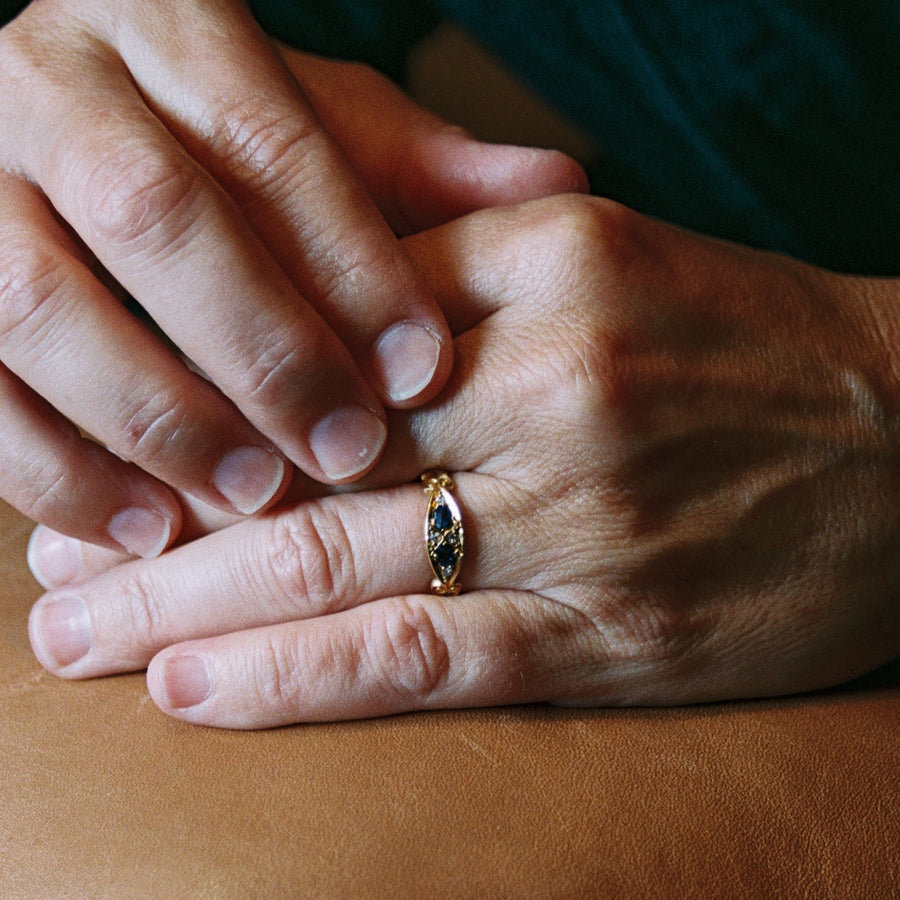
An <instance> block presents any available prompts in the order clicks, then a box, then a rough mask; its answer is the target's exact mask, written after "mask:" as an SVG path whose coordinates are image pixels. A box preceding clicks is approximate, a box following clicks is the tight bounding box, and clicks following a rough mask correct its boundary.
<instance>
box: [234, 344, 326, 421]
mask: <svg viewBox="0 0 900 900" xmlns="http://www.w3.org/2000/svg"><path fill="white" fill-rule="evenodd" d="M312 343H313V340H312V338H311V336H308V335H306V336H303V338H299V339H298V341H297V342H296V343H295V345H294V346H288V345H287V344H286V343H285V340H284V336H282V338H280V339H274V340H273V339H272V338H271V336H270V337H269V345H267V346H265V347H262V348H260V349H259V351H258V352H256V353H254V354H253V355H252V356H251V357H250V358H249V359H247V360H246V361H245V362H243V363H240V362H239V363H237V364H236V366H237V370H238V371H237V374H236V379H237V387H236V391H237V393H238V394H239V395H241V396H243V397H246V398H247V401H248V402H249V403H252V404H253V405H255V406H256V407H257V409H260V410H263V411H268V410H278V409H279V408H281V407H284V406H286V405H289V404H290V403H291V401H292V400H293V399H294V398H296V396H297V391H298V385H302V384H305V383H306V382H307V377H308V374H309V373H308V368H307V366H306V365H305V364H304V360H305V359H307V358H316V354H315V351H314V350H313V351H310V345H311V344H312ZM297 344H301V346H297ZM251 352H252V348H251Z"/></svg>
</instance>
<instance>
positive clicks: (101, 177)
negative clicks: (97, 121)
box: [81, 142, 201, 253]
mask: <svg viewBox="0 0 900 900" xmlns="http://www.w3.org/2000/svg"><path fill="white" fill-rule="evenodd" d="M200 188H201V181H200V178H199V176H198V175H197V174H196V173H195V172H194V170H193V168H192V166H191V164H190V163H189V161H188V160H186V159H180V158H178V157H177V156H176V155H173V154H168V153H166V152H165V151H163V150H161V149H160V148H154V147H152V146H151V145H150V144H149V143H148V142H143V143H142V144H141V145H140V146H134V145H133V144H126V145H125V146H124V147H122V148H120V149H119V150H118V151H117V152H116V153H115V155H114V156H112V157H111V158H109V157H106V158H104V159H103V160H102V161H101V162H100V164H99V165H97V166H96V167H95V168H94V169H93V170H92V171H91V172H89V173H88V175H87V177H86V178H85V181H84V185H83V190H82V197H83V199H82V201H81V202H82V204H83V214H84V218H85V222H86V225H87V228H88V229H89V230H90V231H92V232H93V233H94V234H96V235H97V236H99V237H100V238H101V239H102V240H104V241H107V242H109V243H110V244H112V245H113V246H115V247H119V248H122V249H123V250H124V251H134V252H145V253H153V252H154V251H161V250H163V249H169V250H171V249H172V248H173V247H175V246H177V245H178V244H180V243H181V242H183V241H185V240H186V239H187V238H188V236H189V235H190V233H191V230H192V228H193V227H194V225H195V223H196V221H197V218H198V217H197V216H196V215H194V214H193V212H194V210H195V207H196V204H197V202H198V200H199V197H200Z"/></svg>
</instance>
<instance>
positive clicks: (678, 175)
mask: <svg viewBox="0 0 900 900" xmlns="http://www.w3.org/2000/svg"><path fill="white" fill-rule="evenodd" d="M433 5H434V6H436V7H437V8H438V9H439V10H440V11H441V13H442V14H443V15H444V16H445V17H447V18H450V19H454V20H456V21H458V22H460V23H461V24H462V25H464V26H465V27H466V28H467V29H468V30H469V31H470V32H471V33H472V34H473V35H475V36H476V37H477V38H478V39H479V40H481V41H482V42H483V43H484V44H486V45H487V46H488V47H489V48H490V49H491V50H493V51H494V52H495V53H496V54H497V55H499V56H500V57H501V58H503V59H504V60H505V61H506V62H507V63H508V64H510V65H511V66H512V67H513V68H514V69H516V70H517V71H518V72H519V73H520V74H521V75H522V77H524V78H525V79H526V80H527V81H528V82H530V83H531V84H532V86H533V87H535V88H536V89H537V90H538V91H539V92H540V93H541V94H543V95H544V96H545V97H546V98H547V99H548V100H549V101H550V102H551V103H553V104H554V105H555V106H557V107H558V108H559V109H561V110H562V111H563V112H565V113H566V114H567V115H568V116H569V117H570V118H571V119H573V120H574V121H575V122H576V123H577V124H579V125H580V126H581V127H582V128H583V129H584V130H585V131H586V132H587V133H588V134H590V135H591V136H592V137H593V138H594V140H595V141H596V143H597V145H598V146H599V147H600V150H601V155H600V159H599V161H598V163H597V165H595V166H594V167H593V168H592V171H591V172H590V173H589V174H590V175H591V182H592V185H593V188H594V190H595V191H596V192H598V193H601V194H605V195H608V196H612V197H614V198H616V199H619V200H622V201H624V202H626V203H628V204H630V205H632V206H634V207H636V208H638V209H641V210H643V211H645V212H648V213H651V214H654V215H658V216H661V217H663V218H666V219H669V220H670V221H674V222H678V223H680V224H683V225H686V226H689V227H692V228H697V229H699V230H702V231H705V232H708V233H712V234H717V235H721V236H724V237H729V238H732V239H735V240H739V241H742V242H745V243H750V244H754V245H756V246H760V247H767V248H772V249H778V250H782V251H785V252H788V253H791V254H793V255H796V256H800V257H803V258H806V259H809V260H812V261H814V262H817V263H819V264H821V265H825V266H829V267H832V268H835V269H841V270H844V271H858V272H869V273H884V274H900V166H898V164H897V161H896V156H897V152H898V149H900V58H898V47H900V3H898V2H897V0H854V2H852V3H850V2H845V0H842V2H840V3H834V2H818V3H816V2H803V0H783V2H779V0H717V2H708V0H621V2H618V0H556V2H540V0H519V2H504V0H434V4H433ZM255 6H256V8H257V10H258V11H260V13H262V10H263V7H265V8H266V14H267V16H268V18H267V22H268V21H271V18H272V15H273V11H274V10H276V9H277V10H279V11H280V13H279V15H281V16H282V17H283V18H284V19H285V20H286V19H287V18H288V15H287V13H286V10H291V17H292V18H293V20H294V22H295V24H296V23H299V22H300V21H301V20H302V18H303V15H304V13H303V11H304V9H305V8H308V9H309V10H310V11H311V12H309V14H308V15H309V17H310V21H311V22H315V23H321V22H324V21H326V20H327V21H329V22H331V23H332V24H333V25H334V27H333V28H332V29H331V32H330V34H329V35H327V36H326V35H325V34H324V30H319V27H318V25H317V26H316V28H317V30H316V34H317V40H316V43H315V45H314V46H315V49H317V50H318V51H319V52H324V53H329V52H331V53H337V54H342V55H353V53H354V52H358V48H359V47H360V46H361V44H360V41H361V39H362V38H363V36H365V35H368V38H367V40H368V43H367V44H366V51H367V52H366V58H367V60H368V61H370V62H374V63H375V64H381V65H384V66H387V67H388V68H389V69H390V70H391V71H393V72H394V73H396V70H397V57H396V50H397V47H398V46H399V47H400V48H401V49H403V50H405V46H406V44H405V39H406V38H407V37H408V36H409V35H410V33H412V31H414V30H415V29H410V27H409V25H410V23H411V22H414V23H416V24H418V25H421V23H422V22H423V21H427V20H428V6H427V5H426V4H424V3H416V2H414V0H413V2H406V3H403V4H402V6H397V5H396V4H394V3H377V2H370V3H365V2H362V3H360V2H352V0H344V2H342V0H330V2H329V0H325V2H315V3H313V2H309V3H308V4H307V3H304V2H303V0H257V2H256V4H255ZM312 10H314V12H312ZM326 10H327V11H326ZM423 10H424V13H423ZM367 17H368V21H369V22H370V23H376V25H375V27H369V29H368V31H367V30H366V26H365V25H363V24H361V23H363V22H365V21H366V20H367ZM391 26H392V27H391ZM288 31H289V29H288V30H287V31H284V32H282V34H283V35H284V36H286V37H289V36H291V35H289V34H288V33H287V32H288ZM293 38H294V39H295V40H296V41H297V42H298V43H299V44H300V45H301V46H312V44H311V43H310V40H309V33H308V32H307V31H305V30H304V26H299V27H298V28H297V30H296V31H295V32H294V34H293ZM320 38H324V40H320ZM396 41H399V43H397V42H396Z"/></svg>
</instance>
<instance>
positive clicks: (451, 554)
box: [432, 541, 457, 580]
mask: <svg viewBox="0 0 900 900" xmlns="http://www.w3.org/2000/svg"><path fill="white" fill-rule="evenodd" d="M432 559H433V560H434V562H435V565H436V566H437V569H438V572H439V573H440V576H441V578H443V579H444V580H446V579H448V578H449V577H450V576H451V575H452V574H453V571H454V569H456V562H457V553H456V545H455V544H453V543H450V542H448V541H445V542H444V543H443V544H441V545H440V546H438V547H435V548H434V551H433V553H432Z"/></svg>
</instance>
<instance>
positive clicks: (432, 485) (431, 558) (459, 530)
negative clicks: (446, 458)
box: [422, 470, 463, 597]
mask: <svg viewBox="0 0 900 900" xmlns="http://www.w3.org/2000/svg"><path fill="white" fill-rule="evenodd" d="M422 484H424V485H425V493H426V494H428V511H427V512H426V514H425V550H426V552H427V554H428V564H429V565H430V566H431V571H432V572H433V573H434V580H433V581H432V582H431V592H432V593H433V594H439V595H440V596H442V597H443V596H447V595H453V594H458V593H459V591H460V585H459V582H458V581H457V580H456V579H457V578H459V570H460V569H461V568H462V559H463V526H462V514H461V513H460V511H459V504H458V503H457V502H456V498H455V497H454V496H453V494H451V493H450V492H451V491H452V490H453V479H452V478H451V477H450V476H449V475H448V474H447V473H446V472H440V471H437V470H433V471H430V472H425V473H424V474H423V475H422Z"/></svg>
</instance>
